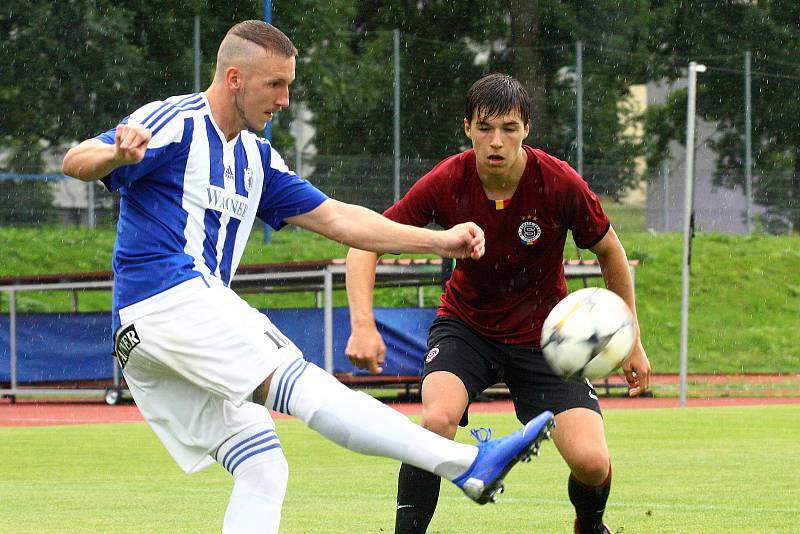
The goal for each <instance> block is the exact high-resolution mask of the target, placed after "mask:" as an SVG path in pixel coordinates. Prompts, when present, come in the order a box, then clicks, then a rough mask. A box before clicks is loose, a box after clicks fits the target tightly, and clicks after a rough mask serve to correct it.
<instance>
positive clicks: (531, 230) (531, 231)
mask: <svg viewBox="0 0 800 534" xmlns="http://www.w3.org/2000/svg"><path fill="white" fill-rule="evenodd" d="M517 235H519V238H520V240H521V241H522V243H523V244H525V245H533V244H534V243H536V241H537V240H538V239H539V238H540V237H541V236H542V227H541V226H539V225H538V224H536V222H534V221H533V217H525V218H524V219H523V220H522V224H520V225H519V228H517Z"/></svg>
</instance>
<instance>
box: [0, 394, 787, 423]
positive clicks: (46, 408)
mask: <svg viewBox="0 0 800 534" xmlns="http://www.w3.org/2000/svg"><path fill="white" fill-rule="evenodd" d="M773 404H800V397H714V398H691V399H689V400H688V402H687V406H688V407H689V408H697V407H704V406H752V405H773ZM600 405H601V407H602V408H603V409H604V410H618V409H648V408H651V409H652V408H675V407H677V406H678V399H676V398H658V397H649V398H627V397H601V398H600ZM390 406H392V407H393V408H395V409H396V410H398V411H400V412H402V413H404V414H406V415H419V414H420V411H421V407H422V405H421V404H418V403H397V404H390ZM470 411H472V412H482V413H489V412H512V411H513V406H512V404H511V402H510V401H493V402H478V403H474V404H473V405H472V407H471V408H470ZM273 417H275V418H285V417H287V416H285V415H283V414H279V413H274V412H273ZM141 421H143V419H142V416H141V414H140V413H139V410H138V409H137V408H136V405H134V404H132V403H120V404H118V405H116V406H109V405H107V404H105V403H104V402H89V401H87V402H65V401H54V400H38V399H37V400H31V399H19V400H18V401H17V402H16V403H11V402H10V401H9V400H8V399H3V400H0V426H49V425H76V424H97V423H139V422H141Z"/></svg>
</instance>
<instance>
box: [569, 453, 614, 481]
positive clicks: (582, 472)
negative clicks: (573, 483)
mask: <svg viewBox="0 0 800 534" xmlns="http://www.w3.org/2000/svg"><path fill="white" fill-rule="evenodd" d="M573 463H574V465H571V466H570V468H571V470H572V474H573V475H575V478H577V479H578V480H579V481H580V482H582V483H584V484H586V485H589V486H597V485H600V484H602V483H603V481H605V479H606V478H607V477H608V470H609V468H610V467H611V461H610V460H609V458H608V455H606V454H603V453H601V452H590V453H586V454H583V455H581V457H580V458H579V459H578V461H577V462H573Z"/></svg>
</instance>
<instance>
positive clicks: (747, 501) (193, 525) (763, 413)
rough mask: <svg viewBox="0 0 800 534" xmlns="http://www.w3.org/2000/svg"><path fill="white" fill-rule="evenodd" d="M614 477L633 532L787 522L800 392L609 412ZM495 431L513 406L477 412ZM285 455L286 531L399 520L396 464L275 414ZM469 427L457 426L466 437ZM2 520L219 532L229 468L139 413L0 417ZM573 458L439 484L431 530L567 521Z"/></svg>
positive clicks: (565, 524)
mask: <svg viewBox="0 0 800 534" xmlns="http://www.w3.org/2000/svg"><path fill="white" fill-rule="evenodd" d="M605 417H606V426H607V433H608V441H609V446H610V448H611V451H612V457H613V462H614V486H613V490H612V497H611V501H610V503H609V506H608V512H607V520H608V523H609V525H610V526H611V527H612V528H614V529H619V528H620V527H624V532H625V534H636V533H661V534H668V533H689V532H691V533H693V534H700V533H709V534H718V533H720V532H737V533H738V532H741V533H759V534H763V533H770V534H772V533H790V532H797V524H798V522H800V505H798V501H799V500H800V484H798V483H797V480H798V478H797V477H798V473H800V455H798V448H797V443H800V424H798V421H800V405H795V406H769V407H738V408H691V409H683V410H681V409H663V410H662V409H656V410H610V411H607V412H606V416H605ZM470 419H471V423H472V424H473V425H476V426H481V425H491V426H493V430H494V431H495V435H501V434H504V433H506V432H509V431H512V430H513V429H514V428H516V426H517V424H516V422H515V420H514V418H513V416H512V415H511V414H475V415H473V416H471V417H470ZM277 426H278V432H279V434H280V436H281V441H282V443H283V447H284V451H285V453H286V456H287V458H288V460H289V465H290V482H289V489H288V495H287V498H286V502H285V505H284V513H283V524H282V532H285V533H302V534H307V533H308V534H311V533H314V534H319V533H347V534H351V533H376V534H378V533H386V532H392V531H393V517H394V494H395V484H396V472H397V467H398V465H397V464H396V463H395V462H394V461H391V460H386V459H381V458H371V457H364V456H359V455H356V454H354V453H351V452H349V451H345V450H344V449H341V448H339V447H337V446H335V445H333V444H331V443H329V442H327V441H325V440H324V439H323V438H321V437H320V436H318V435H317V434H315V433H313V432H312V431H310V430H308V429H307V428H305V427H304V426H303V425H302V423H300V422H299V421H296V420H279V421H278V422H277ZM466 435H467V433H466V432H464V431H462V432H461V433H460V434H459V436H460V438H463V437H464V436H466ZM0 456H1V457H2V458H3V459H4V461H3V462H2V463H0V510H2V513H0V530H2V531H3V532H13V533H15V534H25V533H31V534H45V533H63V532H70V533H73V534H78V533H84V532H92V533H106V532H117V531H124V532H148V533H160V532H163V533H179V532H186V533H200V532H218V531H219V529H220V525H221V519H222V516H223V514H224V510H225V505H226V502H227V499H228V494H229V492H230V488H231V480H230V477H229V476H228V475H227V473H226V472H225V471H223V470H222V468H220V467H218V466H213V467H211V468H209V469H207V470H206V471H203V472H201V473H199V474H196V475H191V476H186V475H184V474H183V473H182V472H181V471H179V469H178V467H177V466H176V465H175V464H174V463H173V462H172V460H171V459H170V458H169V456H168V455H167V453H166V451H165V450H164V449H163V447H162V446H161V445H160V443H159V442H158V441H157V439H156V438H155V436H154V434H153V433H152V432H151V431H150V430H149V429H148V428H147V426H145V425H144V424H108V425H85V426H81V425H78V426H61V427H24V428H0ZM566 477H567V470H566V467H565V466H564V465H563V462H562V461H561V459H560V457H559V456H558V454H557V453H556V451H555V448H554V446H553V444H552V443H549V442H547V443H545V445H544V446H543V449H542V455H541V457H539V458H536V459H534V461H533V462H532V463H530V464H523V465H520V466H518V467H517V468H516V469H515V470H514V471H512V473H511V474H510V475H509V477H508V478H507V491H506V493H505V494H504V495H502V496H501V498H500V501H499V502H498V504H496V505H487V506H483V507H479V506H477V505H474V504H472V503H470V502H469V501H468V500H467V499H466V497H464V496H462V495H461V494H460V493H459V492H458V491H457V490H456V489H455V488H454V487H451V485H450V484H445V485H443V489H442V497H441V500H440V505H439V509H438V512H437V516H436V517H435V519H434V522H433V523H432V525H431V528H430V529H429V532H430V533H431V534H434V533H441V534H444V533H459V534H461V533H465V532H491V533H496V534H504V533H507V534H520V533H523V532H524V533H537V532H541V533H548V534H550V533H565V534H566V533H569V532H571V521H572V509H571V506H570V504H569V501H568V499H567V496H566Z"/></svg>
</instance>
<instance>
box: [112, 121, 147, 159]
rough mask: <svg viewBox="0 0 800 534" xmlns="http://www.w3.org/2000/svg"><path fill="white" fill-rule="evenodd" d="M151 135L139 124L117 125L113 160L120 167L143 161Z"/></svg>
mask: <svg viewBox="0 0 800 534" xmlns="http://www.w3.org/2000/svg"><path fill="white" fill-rule="evenodd" d="M151 137H152V134H151V133H150V130H149V129H147V128H145V127H144V126H142V125H141V124H119V125H117V131H116V134H115V135H114V148H115V153H114V159H116V160H117V162H118V163H120V164H122V165H131V164H133V163H139V162H140V161H142V160H143V159H144V154H145V151H146V150H147V144H148V143H149V142H150V138H151Z"/></svg>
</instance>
